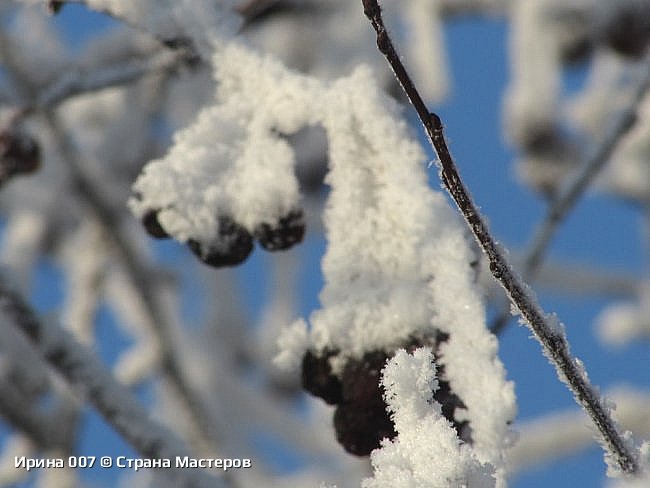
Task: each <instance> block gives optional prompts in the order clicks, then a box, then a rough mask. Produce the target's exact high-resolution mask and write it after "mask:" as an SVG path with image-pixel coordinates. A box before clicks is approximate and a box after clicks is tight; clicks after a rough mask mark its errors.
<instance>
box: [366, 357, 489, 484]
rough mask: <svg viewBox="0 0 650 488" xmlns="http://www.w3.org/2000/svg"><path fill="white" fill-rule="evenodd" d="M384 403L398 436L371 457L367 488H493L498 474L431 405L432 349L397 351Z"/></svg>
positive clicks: (386, 375) (433, 382) (389, 370)
mask: <svg viewBox="0 0 650 488" xmlns="http://www.w3.org/2000/svg"><path fill="white" fill-rule="evenodd" d="M382 384H383V385H384V388H385V391H386V394H385V398H386V402H387V404H388V410H389V411H390V412H391V417H392V419H393V421H394V423H395V429H396V430H397V432H398V435H397V437H396V438H395V439H393V440H392V441H388V440H385V441H384V443H383V445H382V448H381V449H377V450H375V451H373V452H372V454H371V461H372V465H373V468H374V471H375V472H374V476H373V477H372V478H366V479H365V480H363V482H362V485H361V486H362V487H363V488H389V487H390V488H393V487H400V488H401V487H404V488H407V487H412V488H416V487H417V488H438V487H439V488H447V487H450V486H458V487H460V486H464V487H468V488H479V487H482V488H483V487H484V488H488V487H494V486H495V482H496V480H495V478H494V469H493V468H492V466H490V465H489V464H487V463H481V462H480V461H479V460H478V458H477V456H476V455H475V453H474V452H473V449H472V447H471V446H470V445H468V444H463V443H461V442H460V441H459V440H458V438H457V436H456V431H455V430H454V428H453V427H452V426H451V425H450V423H449V422H448V421H447V419H445V418H444V417H443V416H442V414H441V411H440V408H441V407H440V405H439V404H438V403H436V402H435V401H433V392H434V391H435V389H437V387H438V382H437V380H436V378H435V366H434V363H433V354H432V353H431V349H429V348H420V349H417V350H416V351H415V352H414V353H413V355H412V356H411V355H409V354H407V353H406V352H405V351H404V350H399V351H397V353H396V354H395V356H394V357H393V358H392V359H391V360H390V361H389V362H388V363H387V365H386V367H385V368H384V370H383V380H382Z"/></svg>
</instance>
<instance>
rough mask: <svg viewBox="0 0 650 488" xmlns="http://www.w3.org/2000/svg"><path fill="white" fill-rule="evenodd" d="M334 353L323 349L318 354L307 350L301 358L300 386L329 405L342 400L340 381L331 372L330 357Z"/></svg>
mask: <svg viewBox="0 0 650 488" xmlns="http://www.w3.org/2000/svg"><path fill="white" fill-rule="evenodd" d="M335 354H336V353H335V352H334V351H329V350H325V351H323V352H321V353H320V354H315V353H314V352H312V351H307V352H306V353H305V356H304V357H303V358H302V387H303V388H304V389H305V390H307V391H308V392H309V393H311V394H312V395H314V396H317V397H320V398H322V399H323V400H325V402H327V403H329V404H330V405H336V404H337V403H341V402H342V401H343V395H342V393H341V382H340V381H339V379H338V378H337V377H336V376H335V375H334V374H332V367H331V365H330V358H331V357H332V356H334V355H335Z"/></svg>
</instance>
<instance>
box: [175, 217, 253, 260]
mask: <svg viewBox="0 0 650 488" xmlns="http://www.w3.org/2000/svg"><path fill="white" fill-rule="evenodd" d="M218 223H219V230H218V232H217V235H216V237H215V238H214V239H213V240H212V241H211V242H210V243H209V244H204V243H202V242H198V241H196V240H194V239H190V240H189V241H188V242H187V245H188V246H189V248H190V249H191V250H192V252H193V253H194V254H195V255H196V256H197V257H198V258H199V259H200V260H201V261H203V262H204V263H205V264H207V265H210V266H214V267H215V268H220V267H223V266H236V265H238V264H240V263H242V262H243V261H244V260H245V259H246V258H247V257H248V255H249V254H250V253H251V251H252V250H253V238H252V237H251V235H250V234H249V233H248V231H247V230H246V229H245V228H244V227H242V226H241V225H239V224H238V223H237V222H235V221H234V220H233V219H231V218H230V217H219V222H218Z"/></svg>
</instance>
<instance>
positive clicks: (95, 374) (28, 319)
mask: <svg viewBox="0 0 650 488" xmlns="http://www.w3.org/2000/svg"><path fill="white" fill-rule="evenodd" d="M0 308H1V309H2V312H3V313H4V314H5V316H6V317H7V318H8V319H10V320H11V321H12V326H13V327H16V328H18V329H19V330H20V331H22V333H23V334H25V336H26V337H27V338H28V339H29V341H30V342H31V343H32V344H33V346H34V347H35V348H36V349H37V350H38V351H39V353H40V354H41V355H42V356H43V358H44V359H45V360H46V361H47V362H48V363H49V364H50V365H51V366H52V367H53V368H55V369H56V370H57V371H58V372H59V373H60V374H61V375H62V376H63V377H64V378H66V380H67V381H68V382H69V383H70V384H71V385H72V386H73V387H74V388H76V389H78V390H79V391H81V392H82V393H83V394H84V396H85V397H86V398H87V399H88V400H89V401H90V402H91V403H92V404H93V405H94V406H95V408H97V410H98V411H99V412H100V413H101V414H102V415H103V416H104V418H105V419H106V421H107V422H108V423H110V424H111V425H112V426H113V427H114V428H115V430H116V431H117V432H119V433H120V434H121V435H122V436H123V437H124V439H126V440H127V441H128V442H129V443H130V444H131V445H132V446H133V447H134V448H135V449H136V451H138V452H139V453H140V455H142V456H143V457H145V458H148V459H172V460H173V459H175V458H176V456H189V455H190V454H191V453H190V451H189V450H188V449H187V447H186V446H185V445H184V443H183V441H182V440H181V439H179V438H178V437H177V436H176V435H175V434H174V433H173V432H171V431H170V430H169V429H167V428H166V427H164V426H163V425H161V424H159V423H158V422H156V421H154V420H153V419H152V418H151V416H150V415H149V414H148V413H147V412H146V411H145V410H144V409H143V408H142V407H141V406H140V405H139V404H138V403H137V402H136V400H135V399H134V398H133V396H132V395H131V393H130V392H129V391H128V390H126V389H125V388H124V387H123V386H122V385H120V384H119V383H118V382H117V381H116V380H115V379H114V378H113V376H112V374H111V373H110V372H109V371H108V370H107V369H106V368H105V367H104V366H103V365H102V364H101V363H100V362H99V361H98V360H97V359H96V357H95V355H93V354H92V353H90V352H89V351H88V350H86V349H85V348H84V347H83V346H81V345H80V344H79V343H78V342H76V341H75V340H74V339H73V338H72V336H71V335H70V334H69V333H67V332H66V331H65V330H63V329H61V328H59V327H56V326H54V325H50V324H45V323H43V322H41V321H40V320H39V319H38V318H37V317H36V315H35V314H34V312H33V311H32V310H31V308H30V307H29V306H28V305H27V304H26V303H25V302H24V301H23V299H22V298H21V297H20V296H19V295H18V294H17V293H15V292H14V291H13V290H12V289H11V288H10V287H9V286H8V285H7V283H5V282H4V280H0ZM172 465H173V463H172ZM166 472H167V473H168V472H169V471H166ZM173 472H174V476H175V477H177V483H178V485H177V486H184V487H188V488H189V487H201V488H203V487H205V488H208V487H213V488H216V487H223V486H225V484H224V482H223V481H220V480H218V479H216V478H214V477H212V476H210V475H209V474H208V473H206V472H205V471H203V470H198V469H194V470H191V469H178V470H174V471H173Z"/></svg>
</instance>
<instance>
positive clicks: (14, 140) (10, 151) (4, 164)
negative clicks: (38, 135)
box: [0, 131, 41, 182]
mask: <svg viewBox="0 0 650 488" xmlns="http://www.w3.org/2000/svg"><path fill="white" fill-rule="evenodd" d="M40 156H41V151H40V148H39V147H38V144H37V143H36V141H35V140H34V139H33V138H32V137H31V136H29V135H27V134H24V133H22V132H17V131H2V132H0V182H4V181H5V180H7V179H8V178H9V177H11V176H13V175H16V174H20V173H32V172H34V171H36V170H37V169H38V167H39V165H40Z"/></svg>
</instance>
